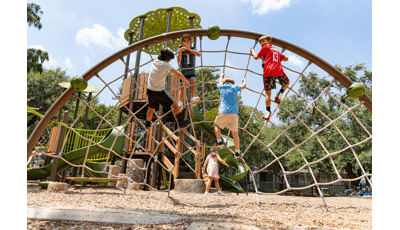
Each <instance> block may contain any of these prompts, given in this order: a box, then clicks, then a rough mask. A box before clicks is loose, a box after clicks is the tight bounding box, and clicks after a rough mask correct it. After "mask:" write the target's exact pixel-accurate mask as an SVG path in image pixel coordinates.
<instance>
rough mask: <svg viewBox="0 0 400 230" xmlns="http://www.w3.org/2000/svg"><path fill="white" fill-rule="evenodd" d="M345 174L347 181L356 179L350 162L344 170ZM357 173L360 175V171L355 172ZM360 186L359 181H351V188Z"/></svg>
mask: <svg viewBox="0 0 400 230" xmlns="http://www.w3.org/2000/svg"><path fill="white" fill-rule="evenodd" d="M345 170H346V172H347V176H348V177H349V179H353V178H356V177H357V174H355V173H354V172H353V164H351V163H350V162H347V165H346V168H345ZM357 173H359V174H360V173H361V169H359V170H357ZM359 184H360V180H356V181H352V182H351V185H352V186H358V185H359Z"/></svg>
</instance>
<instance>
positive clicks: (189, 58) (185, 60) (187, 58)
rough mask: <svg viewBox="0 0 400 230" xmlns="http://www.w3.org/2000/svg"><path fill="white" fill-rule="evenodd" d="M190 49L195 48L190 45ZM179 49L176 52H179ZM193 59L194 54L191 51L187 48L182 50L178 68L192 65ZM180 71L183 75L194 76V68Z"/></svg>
mask: <svg viewBox="0 0 400 230" xmlns="http://www.w3.org/2000/svg"><path fill="white" fill-rule="evenodd" d="M190 49H192V50H196V48H194V47H190ZM179 50H180V49H179ZM179 50H178V54H179ZM196 51H197V50H196ZM194 60H195V55H194V54H193V53H191V52H189V51H187V50H184V51H182V60H181V62H180V63H179V68H181V69H183V68H191V67H194ZM181 73H182V74H183V75H184V76H188V75H194V76H196V70H195V69H186V70H181Z"/></svg>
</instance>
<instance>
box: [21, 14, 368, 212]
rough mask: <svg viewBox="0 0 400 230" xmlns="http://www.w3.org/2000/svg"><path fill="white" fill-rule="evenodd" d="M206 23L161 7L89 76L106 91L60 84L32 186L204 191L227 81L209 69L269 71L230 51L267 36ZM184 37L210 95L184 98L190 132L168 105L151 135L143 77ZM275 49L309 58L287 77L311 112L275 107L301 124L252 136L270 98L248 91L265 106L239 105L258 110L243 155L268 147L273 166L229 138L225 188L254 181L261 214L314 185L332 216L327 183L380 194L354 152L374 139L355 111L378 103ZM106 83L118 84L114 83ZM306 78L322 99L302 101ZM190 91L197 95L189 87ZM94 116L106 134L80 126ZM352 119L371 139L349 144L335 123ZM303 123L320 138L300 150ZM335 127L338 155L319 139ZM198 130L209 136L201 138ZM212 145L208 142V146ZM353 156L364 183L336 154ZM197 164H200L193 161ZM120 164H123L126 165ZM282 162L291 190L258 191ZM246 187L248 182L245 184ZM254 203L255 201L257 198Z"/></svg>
mask: <svg viewBox="0 0 400 230" xmlns="http://www.w3.org/2000/svg"><path fill="white" fill-rule="evenodd" d="M200 21H201V20H200V17H199V16H198V15H197V14H195V13H189V12H188V11H187V10H186V9H184V8H180V7H172V8H166V9H158V10H156V11H150V12H147V13H146V14H144V15H140V16H137V17H135V18H134V19H133V20H132V21H131V22H130V24H129V29H127V30H126V32H125V35H124V36H125V39H126V40H127V41H128V42H129V43H128V44H129V45H128V46H127V47H126V48H123V49H122V50H120V51H118V52H116V53H114V54H112V55H110V56H109V57H107V58H105V59H104V60H102V61H101V62H99V63H97V64H96V65H94V66H93V67H92V68H90V69H89V70H88V71H87V72H85V73H84V74H82V78H83V79H84V80H85V81H87V82H88V83H89V84H90V80H91V79H92V78H96V79H97V80H99V81H101V82H102V83H103V87H100V88H99V89H96V88H94V87H91V86H89V87H88V88H86V89H85V90H83V91H82V92H81V91H77V89H75V88H74V87H70V85H69V84H68V83H67V84H66V83H62V84H60V85H62V86H63V87H65V88H66V89H65V90H64V92H63V93H62V94H61V96H60V97H59V98H58V99H57V100H56V101H55V102H54V103H53V104H52V106H51V107H50V108H49V110H48V111H47V112H46V113H45V114H44V115H43V116H42V117H41V119H40V122H39V123H38V125H37V126H36V127H35V129H34V130H33V132H32V134H31V135H30V137H29V139H28V141H27V160H28V165H29V162H30V160H31V159H32V157H31V154H32V151H33V150H36V152H37V153H39V154H40V155H42V156H45V157H43V158H44V160H43V161H42V165H44V166H42V167H36V168H35V167H28V170H27V180H28V182H38V183H39V184H40V185H41V186H43V187H48V188H51V189H53V190H54V189H55V188H56V189H59V190H64V189H65V188H66V187H64V186H61V185H63V184H65V182H66V181H67V182H68V183H69V184H71V185H74V184H75V185H77V184H79V185H80V189H82V187H84V186H86V185H87V184H88V183H94V184H96V183H97V184H102V185H103V186H104V187H108V186H114V187H115V186H117V187H118V188H120V189H122V190H124V191H126V190H127V189H128V190H129V189H131V190H136V191H139V190H142V191H163V192H165V196H166V197H170V193H171V192H172V191H174V190H175V191H178V192H184V193H185V192H186V193H201V194H202V193H204V189H205V185H204V181H203V179H202V178H203V175H202V173H201V168H202V165H203V163H204V161H205V158H206V156H207V154H208V153H209V150H210V148H212V147H213V145H212V144H211V145H210V144H207V143H210V141H211V143H215V142H216V135H215V132H214V129H213V127H212V125H213V118H211V119H210V117H213V115H212V114H211V113H212V111H207V110H206V104H207V103H214V104H213V105H215V104H216V103H218V102H219V100H206V99H204V98H205V97H204V93H205V86H206V85H212V84H217V83H218V82H205V81H204V75H203V69H204V68H213V67H215V68H221V69H222V72H223V73H225V70H226V69H228V68H229V69H235V70H240V71H242V72H243V73H244V76H243V78H246V76H247V75H248V74H250V73H251V74H253V75H255V76H260V79H261V77H262V76H263V75H262V69H261V67H260V68H258V69H257V70H251V69H249V63H250V61H251V59H252V56H251V54H250V52H249V49H250V48H251V47H244V48H243V50H242V51H231V50H229V45H230V43H231V42H235V41H236V40H235V39H247V40H250V41H254V46H253V48H254V47H256V45H257V44H258V39H259V38H260V37H261V36H262V35H264V34H261V33H257V32H251V31H244V30H236V29H223V28H222V29H220V28H219V27H217V26H211V27H210V28H209V29H202V27H201V26H200ZM183 34H190V35H191V36H192V44H193V46H194V47H196V48H197V49H198V51H199V52H200V53H201V56H200V57H198V58H197V60H196V63H195V67H193V68H194V69H196V70H199V71H200V73H201V75H200V76H197V82H196V85H200V86H201V89H202V90H201V95H199V96H200V98H201V100H200V102H199V103H198V104H197V105H194V106H193V105H191V104H190V103H189V101H188V96H187V95H185V97H184V108H183V110H182V111H183V113H184V114H185V118H186V119H188V120H189V121H190V125H189V126H188V127H186V128H184V129H178V126H177V124H176V118H175V116H174V114H173V112H172V110H170V108H162V106H161V105H160V107H159V108H158V110H157V111H156V113H154V115H153V118H152V122H153V124H154V125H152V127H151V128H150V129H145V128H144V121H145V119H146V113H147V109H148V101H147V94H146V91H147V80H148V74H149V73H146V72H141V73H139V70H140V68H143V67H144V66H146V65H149V64H151V62H152V60H154V59H155V58H154V56H153V55H157V53H158V50H159V49H160V48H161V47H163V46H167V47H169V48H171V50H173V51H174V52H176V50H177V49H178V47H179V45H180V44H181V41H180V39H181V36H182V35H183ZM204 39H211V40H216V39H218V40H221V39H226V46H225V47H223V48H222V49H221V50H216V51H210V50H208V49H207V48H206V47H203V40H204ZM272 44H273V45H274V46H275V47H279V48H280V49H281V50H280V52H281V53H284V52H285V51H290V52H292V53H294V54H297V55H298V56H300V57H302V58H304V59H305V60H307V61H308V64H307V66H306V67H305V68H304V69H303V70H300V71H296V70H292V69H289V68H287V67H286V66H284V65H283V68H284V69H285V72H287V71H290V72H292V73H295V74H296V75H297V78H296V79H293V78H291V82H290V85H289V88H288V90H287V91H285V94H284V97H283V100H284V99H285V97H286V96H287V95H288V94H289V93H292V94H293V95H296V97H298V98H301V99H303V100H304V101H305V103H306V104H307V107H306V108H305V109H304V110H303V111H302V112H300V113H298V114H294V113H293V112H291V111H290V109H289V108H288V106H285V105H284V104H282V103H281V104H277V103H274V105H275V107H276V109H275V110H274V111H273V113H272V116H274V114H276V113H277V110H278V109H280V110H285V111H286V112H287V113H289V114H290V115H291V116H293V117H294V118H295V119H293V123H292V124H291V125H290V126H289V127H287V128H286V129H284V130H282V129H280V128H279V127H278V126H277V125H276V124H275V123H274V121H273V120H269V121H265V122H264V124H263V126H262V128H261V129H260V130H259V132H258V133H257V134H252V133H251V132H249V131H248V130H247V127H248V125H249V123H250V122H251V120H252V118H253V117H256V116H258V117H260V118H261V117H262V114H259V113H258V112H257V111H256V109H255V108H257V106H258V104H259V102H260V100H261V99H262V98H263V97H265V91H264V90H261V91H260V89H262V88H261V87H259V88H258V89H249V88H246V90H249V91H251V92H253V93H255V94H257V95H258V99H257V100H254V101H257V104H256V105H255V106H254V107H251V108H249V107H248V106H246V105H244V104H239V106H240V107H241V108H242V109H245V110H248V111H250V116H249V119H248V121H247V122H246V125H245V126H243V127H239V130H241V131H243V132H242V134H241V135H242V136H243V135H248V136H249V137H250V138H251V140H252V141H251V143H250V145H249V146H242V148H243V149H244V151H243V153H244V154H257V153H254V152H251V151H250V147H251V145H253V144H254V143H256V142H257V143H260V144H261V145H262V146H263V147H264V148H265V151H267V152H268V154H271V155H272V156H273V159H274V160H272V161H271V162H268V164H265V165H263V166H262V167H259V168H257V169H255V170H254V169H253V171H252V169H251V167H249V164H248V163H247V162H246V161H245V160H244V159H243V158H234V157H233V153H234V144H233V139H232V137H230V136H231V134H230V132H228V133H227V134H226V133H225V134H226V135H224V134H222V138H223V143H224V147H223V148H219V149H218V153H219V155H220V157H221V158H222V159H223V160H224V161H225V162H226V163H228V164H229V165H231V169H230V174H229V176H225V175H221V174H220V176H221V178H220V179H219V181H220V184H221V185H222V187H223V188H224V190H226V191H228V190H229V191H231V192H232V193H235V194H236V193H237V194H239V193H244V192H246V193H247V192H248V186H247V184H248V183H252V184H253V186H254V189H255V193H253V195H252V196H251V197H252V198H251V199H254V200H253V201H251V202H254V203H255V204H257V206H258V207H260V205H261V203H262V202H260V196H264V195H280V194H285V193H288V192H292V191H300V190H304V189H309V188H313V189H314V188H315V191H317V194H318V195H319V197H320V198H321V201H322V204H323V206H322V207H324V209H326V212H330V209H329V208H328V206H329V205H328V204H327V202H326V199H325V197H324V192H323V191H322V189H321V186H327V185H332V184H335V183H339V182H351V181H357V180H360V179H362V178H365V180H366V181H367V182H368V185H369V186H371V187H372V182H371V181H370V179H369V178H370V177H371V176H372V174H370V173H368V172H366V171H365V170H364V168H363V166H362V164H361V163H360V160H359V159H358V153H357V152H356V150H355V147H356V146H358V145H361V144H363V143H366V142H368V141H372V134H371V133H370V132H369V131H368V130H367V129H366V128H365V127H364V125H363V124H362V123H361V122H360V120H359V119H358V118H357V116H356V115H355V113H354V110H355V109H357V108H359V107H360V106H365V108H367V110H368V111H369V112H370V113H372V100H371V99H370V98H369V97H368V96H367V95H366V94H363V95H362V96H361V97H359V98H358V103H356V104H355V105H354V106H353V107H348V106H347V105H346V104H345V103H343V102H342V101H340V100H339V99H337V98H336V97H335V96H333V95H332V93H331V92H330V91H329V89H330V87H331V86H332V85H333V84H335V83H340V84H341V85H343V86H344V87H345V88H347V89H348V88H349V87H351V86H352V85H353V82H352V81H351V80H350V79H349V78H348V77H347V76H345V75H344V74H343V73H342V72H340V71H339V70H338V69H337V68H335V67H334V66H332V65H331V64H329V63H327V62H326V61H324V60H323V59H321V58H320V57H318V56H316V55H315V54H313V53H311V52H309V51H307V50H305V49H303V48H301V47H298V46H296V45H294V44H292V43H289V42H287V41H284V40H282V39H280V38H277V37H273V40H272ZM135 52H136V61H135V66H134V68H131V67H130V66H129V63H130V57H131V56H132V55H134V53H135ZM206 53H207V54H210V55H212V54H223V55H224V59H223V65H216V66H208V65H203V54H206ZM227 54H230V55H240V56H242V57H244V58H246V59H247V62H246V63H245V65H246V67H245V68H241V67H233V66H229V65H228V64H227V61H226V60H227V58H226V57H227ZM142 55H148V57H149V58H150V61H148V62H146V63H141V62H140V59H141V56H142ZM117 62H120V63H122V64H123V65H124V66H125V70H124V72H123V73H122V74H121V75H117V76H115V77H113V79H112V80H111V81H108V82H107V81H105V80H104V78H102V71H104V70H105V69H107V67H109V66H110V65H112V64H113V63H117ZM310 65H316V66H318V67H319V68H320V69H321V70H323V71H325V72H326V73H327V74H328V75H330V76H331V77H332V78H333V80H332V82H331V83H330V84H329V86H328V87H325V88H323V87H321V86H319V85H318V84H316V83H314V82H313V81H312V80H311V79H309V78H307V77H306V76H305V75H304V72H305V71H306V70H307V68H308V67H309V66H310ZM179 70H181V69H178V71H179ZM121 72H122V70H121ZM107 79H109V76H108V78H107ZM300 79H305V80H306V81H307V82H309V83H311V84H312V85H313V86H315V87H316V88H318V89H319V90H320V91H321V93H320V94H319V95H318V96H317V97H316V98H314V99H313V100H309V99H307V98H305V97H303V96H302V95H301V94H300V93H298V92H296V90H295V89H294V86H295V85H296V84H297V83H298V82H299V81H300ZM121 82H122V90H121V95H120V97H118V92H116V91H115V90H113V89H111V87H110V85H112V84H121ZM277 88H278V87H277ZM166 89H167V90H168V91H169V92H170V93H171V94H172V95H173V96H174V98H176V99H178V93H179V90H180V85H179V79H178V78H177V77H175V76H174V75H171V74H170V75H169V76H168V77H167V82H166ZM257 90H258V91H257ZM106 91H109V92H111V93H112V95H113V97H115V98H118V101H117V103H115V105H114V106H113V109H117V110H118V113H119V114H118V120H117V123H111V122H110V121H108V120H107V116H108V115H109V113H110V112H111V110H110V111H109V113H107V115H105V116H101V115H99V114H98V113H97V112H96V111H95V109H93V107H92V106H91V103H92V102H93V100H94V99H95V98H98V97H99V95H101V94H102V93H105V92H106ZM186 91H187V94H188V91H190V90H186ZM83 93H89V96H88V97H86V100H85V99H83V97H82V96H81V95H82V94H83ZM95 93H96V94H95ZM92 94H93V95H92ZM322 96H327V97H330V99H332V100H335V101H336V103H338V104H339V105H340V106H342V107H344V108H346V111H345V112H344V113H342V114H340V115H339V116H338V117H335V118H332V117H328V116H326V115H325V114H324V113H323V111H322V110H321V109H319V108H318V106H316V105H315V104H314V103H315V101H316V100H317V99H318V98H320V97H322ZM239 98H240V95H239ZM72 99H74V100H76V103H77V105H76V110H75V111H74V120H73V122H72V123H71V124H67V120H68V116H69V114H68V112H67V111H64V112H62V107H63V105H64V104H65V103H66V102H67V101H68V100H72ZM189 100H190V97H189ZM354 100H355V99H354ZM261 102H263V100H261ZM79 103H82V104H83V105H84V107H83V109H81V110H79V109H78V104H79ZM309 108H313V109H315V110H317V111H318V112H319V113H321V114H322V116H324V118H325V119H326V121H327V123H326V126H324V128H322V129H319V130H314V129H313V128H312V127H309V126H308V125H307V124H306V123H305V122H303V121H302V119H301V116H302V114H303V113H305V112H306V111H307V110H308V109H309ZM28 110H29V108H28ZM30 111H31V112H34V109H32V108H30ZM89 111H90V112H91V113H94V114H96V115H97V116H98V117H99V118H100V119H101V121H100V123H99V125H98V127H97V128H96V129H94V130H88V129H82V128H78V127H77V125H79V124H78V119H80V118H83V117H84V118H85V122H86V119H87V114H88V112H89ZM28 112H29V111H28ZM214 112H215V111H214ZM57 113H58V115H57ZM345 116H352V117H353V118H354V121H355V122H356V123H358V125H360V126H361V127H362V129H363V130H364V131H365V133H366V134H367V137H366V138H365V139H364V140H362V141H360V142H358V143H352V144H351V143H350V142H349V141H348V140H347V139H346V137H345V135H343V134H342V132H341V130H340V129H339V128H338V126H336V122H338V121H340V119H342V118H343V117H345ZM214 118H215V116H214ZM295 122H297V123H301V124H302V125H304V126H305V127H306V128H307V129H308V130H309V132H310V133H311V135H310V136H309V137H307V138H306V139H305V140H304V141H303V142H301V143H295V142H294V141H293V140H292V139H291V137H290V135H288V134H289V132H290V128H291V126H292V125H293V124H294V123H295ZM102 123H107V124H108V125H109V127H111V128H108V129H100V126H101V124H102ZM267 125H271V126H272V127H274V128H275V129H278V130H279V132H278V134H277V136H276V137H274V140H273V141H271V142H269V143H266V142H265V141H264V140H260V139H259V135H260V133H261V132H262V130H263V129H264V128H266V126H267ZM49 127H50V128H51V132H50V135H49V137H48V140H47V143H45V144H44V145H43V146H42V147H41V148H38V142H39V141H40V139H41V136H42V135H43V134H44V132H45V130H46V129H49ZM328 127H330V128H332V129H334V130H335V131H336V132H337V133H339V134H340V136H341V137H342V138H343V140H344V141H345V142H346V143H347V147H346V148H343V149H340V150H336V151H330V150H328V149H327V148H326V146H325V145H324V143H323V141H321V140H320V139H319V136H318V134H319V133H320V132H321V131H323V130H324V129H326V128H328ZM196 131H197V132H196ZM199 133H200V135H198V134H199ZM280 137H285V138H287V139H288V140H289V141H290V142H291V143H292V146H288V147H287V151H286V153H284V154H281V155H277V154H275V153H274V151H273V147H272V146H273V145H274V144H276V143H277V142H278V139H279V138H280ZM312 138H313V139H316V140H317V141H318V142H319V144H320V146H321V149H323V151H324V153H325V154H324V155H321V157H320V158H319V159H318V160H315V161H312V162H310V161H308V160H307V158H306V157H305V156H304V155H303V153H302V149H301V147H302V145H304V144H305V143H306V142H307V141H309V140H310V139H312ZM206 140H208V142H207V141H206ZM344 151H351V153H352V154H353V155H354V158H355V159H356V162H357V163H358V167H359V168H360V169H361V172H362V174H361V175H358V177H356V178H351V179H350V178H343V177H342V176H341V173H340V172H339V171H338V170H337V167H336V165H335V162H334V159H333V157H335V156H336V155H340V154H343V152H344ZM294 152H296V154H299V156H301V159H302V160H303V161H304V163H303V165H302V167H300V168H298V169H297V170H293V171H287V170H286V169H285V166H284V164H282V163H281V160H282V159H283V158H285V157H288V156H289V155H290V153H294ZM188 159H189V160H190V162H192V163H190V162H189V160H188ZM321 162H324V163H326V162H330V164H332V167H333V169H334V174H335V175H336V179H334V180H332V181H329V182H322V181H318V180H317V179H316V176H315V172H313V169H312V165H314V164H320V163H321ZM117 164H118V165H120V166H121V167H119V166H117ZM273 164H278V165H279V167H280V168H281V173H282V175H283V179H284V183H285V185H284V187H283V189H282V190H280V191H277V192H272V193H267V192H261V191H259V189H258V186H257V183H256V180H255V178H254V177H255V175H257V174H258V173H260V172H262V171H263V170H266V169H268V167H271V165H273ZM70 168H72V170H71V171H69V173H68V174H69V175H67V170H68V169H70ZM302 170H308V172H309V173H310V176H311V178H312V180H313V182H312V183H310V184H309V185H307V186H300V187H298V186H293V185H291V181H290V180H289V179H288V176H290V175H293V174H296V173H299V172H301V171H302ZM79 175H80V176H79ZM238 181H242V182H243V183H242V184H241V183H239V182H238ZM243 184H244V185H245V186H244V187H243ZM254 194H255V195H254ZM239 196H242V195H239ZM217 198H218V197H217ZM248 199H250V196H249V198H248ZM261 206H262V205H261Z"/></svg>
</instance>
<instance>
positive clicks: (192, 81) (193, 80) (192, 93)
mask: <svg viewBox="0 0 400 230" xmlns="http://www.w3.org/2000/svg"><path fill="white" fill-rule="evenodd" d="M190 85H191V87H190V88H191V91H190V97H195V96H196V78H194V77H192V78H190Z"/></svg>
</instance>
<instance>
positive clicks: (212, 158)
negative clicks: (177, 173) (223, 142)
mask: <svg viewBox="0 0 400 230" xmlns="http://www.w3.org/2000/svg"><path fill="white" fill-rule="evenodd" d="M218 161H219V162H221V163H222V164H223V165H225V166H226V167H229V165H228V164H227V163H225V162H224V161H223V160H222V159H221V157H220V156H219V155H218V151H217V149H216V148H212V149H211V152H210V155H208V156H207V158H206V162H204V166H203V174H204V173H205V170H206V168H207V175H208V178H209V180H208V182H207V185H206V192H205V193H204V195H208V194H209V193H208V191H210V187H211V183H212V181H213V180H214V183H215V188H216V189H217V191H218V195H220V196H221V195H222V190H220V188H219V183H218V179H219V175H218Z"/></svg>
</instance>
